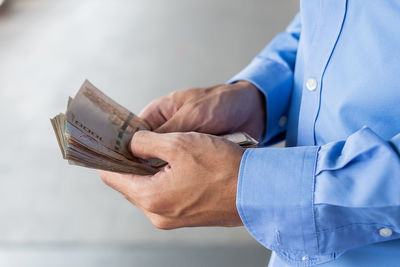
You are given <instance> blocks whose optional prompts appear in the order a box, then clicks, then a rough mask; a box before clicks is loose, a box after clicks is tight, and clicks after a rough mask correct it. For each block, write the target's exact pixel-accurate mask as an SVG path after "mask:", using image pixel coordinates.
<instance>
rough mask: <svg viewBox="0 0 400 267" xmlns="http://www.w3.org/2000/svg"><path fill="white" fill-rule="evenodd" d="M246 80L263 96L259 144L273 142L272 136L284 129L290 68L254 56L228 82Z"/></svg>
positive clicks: (289, 89) (291, 81)
mask: <svg viewBox="0 0 400 267" xmlns="http://www.w3.org/2000/svg"><path fill="white" fill-rule="evenodd" d="M237 81H248V82H250V83H252V84H253V85H254V86H256V87H257V88H258V89H259V90H260V91H261V92H262V93H263V94H264V97H265V103H266V131H265V134H264V136H263V138H262V139H261V141H260V145H267V144H269V143H268V142H273V139H274V137H277V136H278V135H279V134H280V133H282V132H284V131H285V130H286V124H287V110H288V103H289V97H290V92H291V88H292V83H293V72H292V70H291V69H290V68H289V67H287V66H285V65H283V64H281V63H279V62H277V61H274V60H271V59H268V58H262V57H256V58H254V59H253V60H252V62H251V63H250V64H249V65H248V66H247V67H246V68H244V69H243V70H242V71H241V72H239V73H238V74H237V75H235V76H234V77H233V78H232V79H231V80H229V81H228V83H234V82H237Z"/></svg>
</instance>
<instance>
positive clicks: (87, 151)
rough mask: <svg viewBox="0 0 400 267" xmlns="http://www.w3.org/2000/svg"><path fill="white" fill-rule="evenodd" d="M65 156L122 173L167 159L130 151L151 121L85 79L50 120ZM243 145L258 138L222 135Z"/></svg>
mask: <svg viewBox="0 0 400 267" xmlns="http://www.w3.org/2000/svg"><path fill="white" fill-rule="evenodd" d="M51 124H52V125H53V129H54V132H55V134H56V137H57V141H58V144H59V146H60V149H61V153H62V155H63V158H64V159H66V160H68V162H69V163H70V164H73V165H78V166H83V167H87V168H94V169H101V170H108V171H113V172H120V173H134V174H140V175H149V174H154V173H156V172H158V171H159V170H160V169H161V168H163V167H164V166H165V164H166V162H164V161H162V160H159V159H141V158H138V157H135V156H134V155H132V153H131V152H130V151H129V150H128V145H129V142H130V140H131V138H132V136H133V135H134V134H135V132H137V131H139V130H150V127H149V126H148V124H147V123H146V122H145V121H144V120H142V119H141V118H139V117H138V116H136V115H135V114H133V113H132V112H130V111H129V110H127V109H126V108H124V107H123V106H121V105H119V104H118V103H117V102H115V101H114V100H112V99H111V98H109V97H108V96H106V95H105V94H104V93H103V92H101V91H100V90H99V89H97V88H96V87H95V86H94V85H93V84H91V83H90V82H89V81H85V82H84V83H83V85H82V87H81V88H80V90H79V91H78V93H77V94H76V96H75V97H74V98H69V100H68V106H67V111H66V113H65V114H64V113H60V114H59V115H57V116H55V117H54V118H53V119H51ZM222 137H224V138H226V139H228V140H230V141H232V142H234V143H237V144H239V145H241V146H243V147H255V146H256V145H257V141H256V140H254V139H253V138H252V137H251V136H249V135H248V134H246V133H242V132H240V133H233V134H228V135H224V136H222Z"/></svg>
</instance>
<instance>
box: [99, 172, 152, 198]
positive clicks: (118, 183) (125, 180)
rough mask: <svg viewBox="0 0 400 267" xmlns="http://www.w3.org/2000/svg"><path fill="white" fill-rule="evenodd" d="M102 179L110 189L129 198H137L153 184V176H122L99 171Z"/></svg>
mask: <svg viewBox="0 0 400 267" xmlns="http://www.w3.org/2000/svg"><path fill="white" fill-rule="evenodd" d="M98 172H99V175H100V178H101V179H102V180H103V182H104V183H105V184H106V185H108V186H109V187H111V188H113V189H115V190H117V191H118V192H120V193H121V194H123V195H125V196H126V197H127V196H130V198H132V196H135V195H136V194H138V193H139V192H142V191H143V189H144V188H147V186H148V185H149V184H150V183H151V182H152V179H151V176H149V175H148V176H140V175H131V174H121V173H114V172H108V171H102V170H99V171H98Z"/></svg>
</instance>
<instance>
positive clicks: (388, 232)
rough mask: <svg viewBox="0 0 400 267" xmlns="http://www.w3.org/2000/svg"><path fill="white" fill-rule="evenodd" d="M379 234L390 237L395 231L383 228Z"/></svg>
mask: <svg viewBox="0 0 400 267" xmlns="http://www.w3.org/2000/svg"><path fill="white" fill-rule="evenodd" d="M379 234H380V236H382V237H389V236H391V235H392V234H393V231H392V229H390V228H381V229H379Z"/></svg>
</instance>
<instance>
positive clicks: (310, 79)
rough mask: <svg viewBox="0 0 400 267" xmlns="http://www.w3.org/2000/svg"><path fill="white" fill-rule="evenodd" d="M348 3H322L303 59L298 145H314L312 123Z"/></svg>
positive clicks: (324, 0)
mask: <svg viewBox="0 0 400 267" xmlns="http://www.w3.org/2000/svg"><path fill="white" fill-rule="evenodd" d="M346 7H347V0H342V1H339V0H321V1H320V12H321V14H319V16H321V19H320V21H319V23H318V25H317V26H316V27H317V28H316V31H315V33H314V37H313V42H312V43H311V46H310V48H309V55H308V58H307V59H306V65H305V71H304V82H303V85H302V98H301V105H300V113H299V127H298V135H297V144H298V145H316V141H315V122H316V120H317V117H318V112H319V109H320V104H321V89H322V86H323V76H324V72H325V69H326V67H327V65H328V63H329V60H330V58H331V56H332V53H333V51H334V48H335V45H336V42H337V40H338V38H339V36H340V32H341V29H342V26H343V23H344V20H345V16H346Z"/></svg>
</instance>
